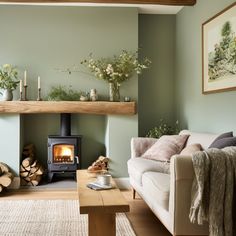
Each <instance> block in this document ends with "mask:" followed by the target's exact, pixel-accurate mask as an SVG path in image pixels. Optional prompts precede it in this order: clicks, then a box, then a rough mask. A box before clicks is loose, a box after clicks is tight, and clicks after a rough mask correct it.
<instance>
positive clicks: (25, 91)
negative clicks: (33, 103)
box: [23, 85, 28, 101]
mask: <svg viewBox="0 0 236 236" xmlns="http://www.w3.org/2000/svg"><path fill="white" fill-rule="evenodd" d="M27 87H28V86H27V85H24V99H23V100H24V101H28V99H27Z"/></svg>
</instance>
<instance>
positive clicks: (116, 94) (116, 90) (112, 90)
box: [109, 82, 120, 102]
mask: <svg viewBox="0 0 236 236" xmlns="http://www.w3.org/2000/svg"><path fill="white" fill-rule="evenodd" d="M109 100H110V102H119V101H120V84H119V83H117V82H110V83H109Z"/></svg>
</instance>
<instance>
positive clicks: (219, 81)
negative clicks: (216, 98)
mask: <svg viewBox="0 0 236 236" xmlns="http://www.w3.org/2000/svg"><path fill="white" fill-rule="evenodd" d="M229 90H236V3H233V4H232V5H230V6H229V7H227V8H225V9H224V10H223V11H221V12H219V13H218V14H216V15H215V16H213V17H212V18H210V19H209V20H207V21H206V22H204V23H203V24H202V93H203V94H209V93H216V92H224V91H229Z"/></svg>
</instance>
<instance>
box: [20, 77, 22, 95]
mask: <svg viewBox="0 0 236 236" xmlns="http://www.w3.org/2000/svg"><path fill="white" fill-rule="evenodd" d="M20 93H22V79H21V80H20Z"/></svg>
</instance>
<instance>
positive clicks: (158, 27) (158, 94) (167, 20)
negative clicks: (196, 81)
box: [139, 15, 175, 136]
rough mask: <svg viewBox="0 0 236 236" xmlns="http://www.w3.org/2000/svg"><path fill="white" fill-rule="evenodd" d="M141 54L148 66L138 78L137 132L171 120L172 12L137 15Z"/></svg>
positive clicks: (140, 132) (173, 39)
mask: <svg viewBox="0 0 236 236" xmlns="http://www.w3.org/2000/svg"><path fill="white" fill-rule="evenodd" d="M139 47H140V48H141V50H140V52H141V57H143V56H147V57H148V58H150V59H151V61H152V65H151V68H150V69H149V70H147V71H145V73H143V74H142V75H141V76H140V78H139V135H140V136H145V135H146V133H147V131H148V130H149V129H151V128H152V127H154V126H156V125H157V124H158V123H159V120H160V119H161V118H164V119H166V121H168V122H170V123H173V122H174V112H175V111H174V110H175V107H174V77H175V76H174V53H175V16H174V15H139Z"/></svg>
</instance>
